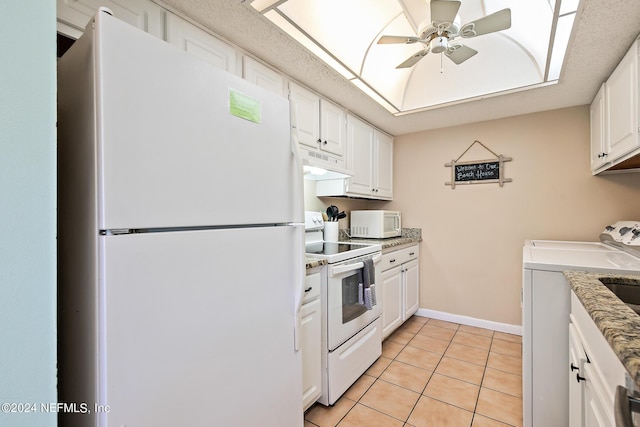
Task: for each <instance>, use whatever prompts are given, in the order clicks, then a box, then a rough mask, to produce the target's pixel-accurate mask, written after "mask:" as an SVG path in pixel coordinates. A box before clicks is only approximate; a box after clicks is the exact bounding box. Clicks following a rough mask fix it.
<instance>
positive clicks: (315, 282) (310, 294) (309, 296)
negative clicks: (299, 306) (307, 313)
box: [302, 273, 320, 304]
mask: <svg viewBox="0 0 640 427" xmlns="http://www.w3.org/2000/svg"><path fill="white" fill-rule="evenodd" d="M319 296H320V273H312V274H308V275H307V276H306V277H305V279H304V296H303V297H302V303H303V304H304V303H307V302H309V301H313V300H314V299H316V298H318V297H319Z"/></svg>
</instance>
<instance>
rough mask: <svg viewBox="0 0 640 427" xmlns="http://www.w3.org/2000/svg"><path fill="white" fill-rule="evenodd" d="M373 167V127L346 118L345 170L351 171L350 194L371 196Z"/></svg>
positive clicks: (355, 119) (360, 121) (353, 118)
mask: <svg viewBox="0 0 640 427" xmlns="http://www.w3.org/2000/svg"><path fill="white" fill-rule="evenodd" d="M373 167H374V158H373V127H371V125H369V124H367V123H365V122H363V121H362V120H359V119H357V118H355V117H353V116H351V115H350V116H348V117H347V169H349V170H351V171H353V175H352V176H351V178H350V180H351V183H350V186H349V190H350V191H351V192H353V193H356V194H367V195H369V194H371V192H372V189H373Z"/></svg>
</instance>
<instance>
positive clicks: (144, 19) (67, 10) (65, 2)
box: [56, 0, 165, 39]
mask: <svg viewBox="0 0 640 427" xmlns="http://www.w3.org/2000/svg"><path fill="white" fill-rule="evenodd" d="M99 7H107V8H109V9H111V11H112V12H113V15H114V16H115V17H116V18H118V19H121V20H123V21H125V22H128V23H129V24H131V25H133V26H135V27H138V28H140V29H141V30H144V31H146V32H147V33H149V34H152V35H154V36H156V37H158V38H161V39H164V15H165V11H164V9H163V8H162V7H160V6H158V5H157V4H155V3H153V2H151V1H150V0H135V1H133V0H57V1H56V15H57V18H58V22H57V25H58V32H60V33H61V34H65V35H67V36H69V37H71V38H74V39H77V38H79V37H80V35H81V34H82V33H83V32H84V29H85V27H86V26H87V23H88V22H89V21H90V20H91V18H92V17H93V15H95V14H96V12H97V11H98V8H99Z"/></svg>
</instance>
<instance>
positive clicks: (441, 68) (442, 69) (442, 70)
mask: <svg viewBox="0 0 640 427" xmlns="http://www.w3.org/2000/svg"><path fill="white" fill-rule="evenodd" d="M442 55H443V54H442V53H441V54H440V74H442V73H444V67H443V65H442Z"/></svg>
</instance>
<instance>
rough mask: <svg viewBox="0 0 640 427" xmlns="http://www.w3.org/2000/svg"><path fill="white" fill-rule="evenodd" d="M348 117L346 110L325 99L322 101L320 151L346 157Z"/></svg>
mask: <svg viewBox="0 0 640 427" xmlns="http://www.w3.org/2000/svg"><path fill="white" fill-rule="evenodd" d="M346 124H347V115H346V113H345V112H344V110H343V109H342V108H340V107H338V106H337V105H334V104H332V103H330V102H328V101H326V100H324V99H321V100H320V149H321V150H324V151H328V152H330V153H333V154H336V155H338V156H344V150H345V146H346V141H347V138H346V132H347V128H346Z"/></svg>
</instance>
